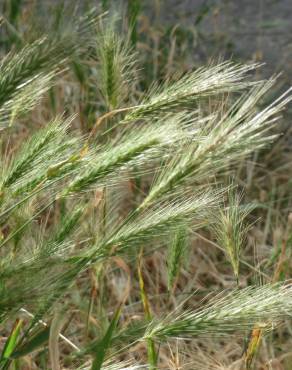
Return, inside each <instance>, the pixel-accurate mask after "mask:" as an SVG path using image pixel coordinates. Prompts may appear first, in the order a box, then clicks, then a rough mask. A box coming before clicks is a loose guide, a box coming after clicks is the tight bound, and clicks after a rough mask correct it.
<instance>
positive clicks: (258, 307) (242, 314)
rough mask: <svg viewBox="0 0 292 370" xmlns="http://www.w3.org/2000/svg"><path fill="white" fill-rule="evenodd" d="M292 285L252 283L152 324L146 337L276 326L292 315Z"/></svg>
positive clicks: (218, 332) (184, 336)
mask: <svg viewBox="0 0 292 370" xmlns="http://www.w3.org/2000/svg"><path fill="white" fill-rule="evenodd" d="M291 304H292V286H291V284H288V285H280V284H275V285H264V286H261V287H255V286H250V287H247V288H244V289H241V290H240V289H238V290H235V291H233V292H229V293H228V292H225V293H224V292H223V293H222V294H220V295H219V296H217V297H215V298H214V299H212V301H211V303H210V304H209V305H208V306H207V307H206V308H202V309H199V310H196V311H191V310H187V311H184V312H182V313H179V312H173V313H171V314H169V315H168V316H167V317H165V318H160V319H159V320H158V321H157V322H155V321H154V322H153V323H152V324H151V325H149V327H148V329H147V330H146V333H145V335H144V339H145V340H146V339H147V338H152V339H156V340H167V339H168V338H190V337H196V336H198V335H201V336H209V337H210V336H214V335H224V334H228V333H231V332H234V331H246V330H248V329H251V328H252V327H253V325H255V324H257V325H259V326H262V327H265V328H273V327H274V326H276V325H277V324H278V323H279V322H280V321H281V320H284V319H285V318H289V317H291V313H292V310H291V307H292V306H291Z"/></svg>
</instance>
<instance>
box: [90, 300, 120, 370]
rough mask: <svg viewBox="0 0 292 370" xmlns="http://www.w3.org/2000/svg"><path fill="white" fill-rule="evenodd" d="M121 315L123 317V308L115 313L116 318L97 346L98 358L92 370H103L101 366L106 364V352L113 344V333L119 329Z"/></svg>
mask: <svg viewBox="0 0 292 370" xmlns="http://www.w3.org/2000/svg"><path fill="white" fill-rule="evenodd" d="M120 315H121V306H119V307H118V309H117V311H116V313H115V315H114V317H113V319H112V321H111V323H110V325H109V327H108V329H107V331H106V333H105V335H104V337H103V338H102V339H101V340H100V342H98V344H97V353H96V357H95V359H94V361H93V364H92V367H91V370H100V369H101V366H102V364H103V362H104V358H105V355H106V352H107V350H108V348H109V346H110V344H111V341H112V337H113V333H114V331H115V329H116V327H117V324H118V321H119V318H120Z"/></svg>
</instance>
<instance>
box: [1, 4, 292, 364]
mask: <svg viewBox="0 0 292 370" xmlns="http://www.w3.org/2000/svg"><path fill="white" fill-rule="evenodd" d="M138 3H139V2H135V4H138ZM133 4H134V2H133ZM133 6H134V5H133ZM132 11H133V12H134V11H135V12H136V10H132ZM94 14H95V12H91V13H89V15H88V16H86V17H83V18H81V20H80V21H79V22H77V21H76V22H75V24H74V27H73V28H72V32H70V33H68V32H64V34H63V33H62V34H60V35H58V37H56V36H54V37H52V36H49V35H48V36H47V35H44V36H43V37H42V38H41V39H38V40H36V41H35V42H33V43H30V44H27V45H24V46H23V47H22V48H21V49H20V50H19V51H15V52H13V53H9V54H8V55H6V56H5V57H4V58H3V60H2V62H1V66H0V114H1V118H0V119H1V128H2V130H3V139H2V153H3V154H2V160H1V161H2V163H1V176H0V226H1V229H0V232H1V234H0V238H1V240H0V254H1V260H0V296H1V298H0V325H1V335H2V333H3V337H5V341H4V345H3V346H2V347H1V348H2V354H1V357H0V368H1V369H13V368H14V369H17V368H21V367H19V366H22V365H20V364H24V363H25V361H26V360H27V358H30V359H31V361H33V362H34V363H35V364H36V366H39V367H40V366H43V365H40V364H43V363H47V362H49V363H50V366H51V368H52V369H54V370H56V369H61V368H62V367H61V366H63V367H64V368H72V369H73V368H74V369H77V368H80V369H90V368H91V369H94V370H97V369H122V368H125V366H127V368H128V369H135V368H136V369H138V368H139V369H141V368H143V367H145V366H146V368H147V366H148V365H147V364H146V363H147V361H148V363H149V364H150V365H149V366H150V368H151V369H156V368H159V366H160V361H161V356H160V355H161V353H162V352H163V351H165V348H166V347H165V343H168V345H169V346H170V348H171V346H173V339H174V338H176V339H181V340H182V341H183V340H190V339H196V340H198V339H199V338H203V339H204V338H212V337H219V336H224V334H231V333H237V335H241V336H244V335H246V334H247V332H248V331H250V330H252V329H253V328H254V327H255V326H258V327H260V328H264V329H265V332H269V331H271V330H272V329H274V328H276V327H278V326H279V325H280V324H281V323H283V322H284V320H286V319H289V318H290V316H291V313H292V290H291V285H290V284H289V283H288V282H286V281H283V282H281V283H273V284H272V283H266V284H256V283H255V282H254V281H247V283H246V284H245V285H246V286H244V287H243V286H241V285H240V277H241V271H240V269H239V266H240V262H241V261H242V259H243V256H244V254H243V253H242V250H243V249H244V248H245V244H247V232H248V230H249V229H250V227H249V226H248V220H247V218H248V216H249V214H250V213H251V211H252V210H254V208H255V207H254V206H253V205H252V206H250V205H247V206H246V205H242V204H241V203H242V197H240V196H239V195H238V194H237V190H236V187H235V186H229V185H226V184H228V183H230V178H231V177H234V170H235V168H237V166H239V165H242V163H244V161H245V160H246V159H247V158H250V155H252V154H253V153H254V152H258V151H260V150H261V149H263V148H264V147H267V146H268V145H270V144H271V143H272V142H273V140H275V139H277V137H278V134H277V123H278V120H279V114H280V113H281V112H282V111H283V109H284V108H285V106H286V105H287V104H288V103H289V102H290V100H291V95H290V93H289V91H287V92H286V93H284V94H282V95H281V96H280V97H279V98H277V99H276V100H274V101H273V102H271V103H270V104H267V105H264V106H262V104H263V101H264V98H265V96H266V95H267V93H268V92H269V90H270V89H271V88H272V87H273V85H274V83H275V79H274V78H272V79H270V80H267V81H258V82H254V81H251V78H250V73H251V72H252V71H253V70H254V69H256V68H258V65H256V64H251V65H241V64H236V63H233V62H223V63H219V64H218V65H215V64H212V65H207V66H206V67H201V68H198V69H196V70H195V71H191V72H188V73H185V74H184V75H183V76H181V77H180V78H177V79H176V80H173V81H167V82H162V83H155V84H153V86H152V87H151V88H150V89H149V90H148V91H139V92H137V89H138V87H137V86H139V81H137V78H138V77H137V76H138V74H137V73H136V66H137V65H138V60H136V58H137V53H135V52H134V50H133V48H134V47H136V46H137V45H136V43H137V34H136V29H134V28H133V27H134V25H133V24H131V27H132V28H131V29H130V34H131V38H129V36H127V35H126V36H125V37H124V36H123V35H122V34H120V32H119V28H118V22H117V21H116V20H114V21H112V20H111V19H108V18H106V19H103V20H102V21H100V19H98V16H97V15H94ZM137 14H138V13H137ZM137 14H136V13H135V14H134V15H133V17H134V16H135V17H136V16H137ZM131 22H132V23H133V19H132V20H131ZM135 22H136V21H135ZM94 26H96V28H95V27H94ZM96 30H97V31H96ZM96 33H97V35H96ZM130 42H131V43H132V44H131V46H130ZM87 53H88V55H87ZM76 60H78V63H81V65H82V63H84V64H87V66H86V68H84V70H86V71H87V72H86V73H89V72H88V68H87V67H88V65H90V68H89V70H90V73H89V74H88V78H89V80H90V81H89V82H88V86H87V84H86V78H85V79H84V78H83V77H84V76H83V77H82V81H81V80H80V79H79V82H82V85H83V89H86V88H88V89H89V90H91V91H92V86H91V85H90V84H91V83H92V77H93V76H95V77H97V81H98V86H97V87H96V96H100V101H99V102H98V104H99V106H101V107H102V109H101V111H100V112H98V111H96V113H97V114H99V115H98V116H97V117H96V122H95V124H94V125H93V126H92V127H91V129H89V127H90V126H89V125H88V126H86V127H87V130H83V129H82V130H80V128H79V127H77V122H78V120H77V118H76V115H71V114H68V112H64V113H63V115H62V114H61V115H58V116H57V117H56V118H54V119H52V120H50V119H48V120H47V121H43V122H39V124H40V125H41V126H42V127H41V128H38V129H37V130H36V132H33V131H34V130H35V127H34V126H33V125H30V124H29V123H27V125H28V128H27V130H28V134H27V137H24V136H23V137H21V138H19V139H18V140H19V141H21V142H22V143H21V145H19V144H18V143H17V145H16V144H15V137H14V135H15V133H16V134H19V133H20V132H19V125H20V122H21V118H19V115H20V113H21V114H23V113H25V112H26V113H27V112H28V111H29V110H31V109H32V108H35V106H36V104H37V103H38V102H39V100H40V97H41V96H42V95H44V94H45V93H46V92H47V91H48V90H49V89H50V88H51V86H52V80H53V79H54V80H55V82H57V83H60V84H61V83H64V84H65V86H66V83H68V84H70V83H69V82H68V81H71V80H70V79H73V77H72V74H70V73H72V71H71V69H70V68H71V67H72V63H71V62H72V61H73V65H74V62H76ZM134 67H135V70H134V71H133V69H134ZM73 69H74V68H73ZM75 73H76V64H75ZM142 73H143V71H140V74H142ZM59 79H60V81H59V82H58V80H59ZM62 79H63V80H62ZM66 79H67V80H68V81H67V80H66ZM64 81H65V82H64ZM74 83H75V84H77V83H76V81H75V80H74ZM93 91H94V89H93ZM63 98H64V97H63ZM67 98H68V97H67ZM70 98H72V95H69V99H70ZM72 100H73V98H72ZM61 101H62V100H61ZM91 103H92V102H91ZM43 107H46V108H48V107H47V106H46V103H43ZM72 110H73V109H72ZM81 110H82V109H81ZM32 116H33V115H32ZM44 116H45V114H44ZM49 116H50V115H49ZM83 118H84V116H83ZM12 122H13V123H14V125H12V124H11V123H12ZM9 123H10V124H9ZM83 128H84V127H83ZM10 141H11V142H10ZM210 232H213V233H214V234H215V235H216V241H217V242H218V244H219V247H220V248H221V249H222V250H224V251H225V254H222V256H221V261H222V260H223V263H224V262H225V255H226V256H227V259H228V260H229V261H230V263H231V266H232V269H233V273H234V275H235V278H236V281H233V279H232V278H231V286H230V287H229V289H227V290H223V292H221V293H220V294H215V295H214V296H213V297H212V298H211V299H210V296H209V295H208V294H204V300H203V302H201V303H198V302H195V303H194V302H193V299H195V298H196V294H194V293H195V289H194V288H193V287H192V286H190V289H191V298H190V300H189V301H188V300H183V301H181V298H180V297H179V294H178V295H177V291H178V289H180V283H179V281H180V272H184V274H185V273H186V271H185V270H186V269H187V268H188V264H187V263H184V264H183V263H182V260H183V259H184V260H187V258H186V256H191V252H192V251H191V250H190V249H193V248H196V245H195V244H194V243H193V242H194V238H195V233H196V234H199V235H202V236H203V235H206V234H207V235H209V233H210ZM287 240H290V239H287ZM213 243H214V242H213ZM161 250H162V251H163V250H167V251H168V252H167V258H166V259H164V260H163V259H162V257H161V258H160V259H159V262H158V263H160V264H161V265H160V268H161V269H163V268H164V267H161V266H167V273H166V279H165V280H166V281H165V292H164V293H162V292H161V290H163V289H164V288H163V284H162V287H161V288H160V287H159V286H158V285H156V286H155V284H154V289H157V295H158V296H164V297H166V298H165V299H166V300H165V301H164V306H163V308H161V309H162V310H163V314H161V312H156V310H155V309H153V308H151V306H152V305H153V302H152V298H153V297H150V295H149V294H148V293H147V290H150V287H151V282H150V281H151V278H153V280H155V278H154V275H155V272H154V268H153V271H152V270H151V269H150V270H149V271H148V275H146V274H145V275H144V272H143V271H142V260H143V261H146V260H147V258H149V256H154V255H155V253H157V251H161ZM284 252H286V250H284ZM284 252H283V253H284ZM202 253H203V252H202ZM204 253H207V252H204ZM190 258H191V257H190ZM113 264H114V265H115V267H116V270H119V272H120V275H119V277H118V275H116V276H115V277H116V280H115V284H113V285H112V288H111V289H109V286H110V284H109V281H110V279H111V276H112V274H113V271H112V268H111V266H112V265H113ZM137 264H139V268H138V270H139V273H138V275H139V277H137V276H136V274H135V272H134V271H136V265H137ZM189 265H190V264H189ZM226 265H227V264H226ZM249 266H250V265H249ZM251 267H253V266H251ZM280 267H281V268H282V265H281V266H280ZM227 268H228V267H227ZM253 269H254V270H258V269H257V267H256V266H254V267H253ZM182 270H184V271H182ZM115 272H116V271H115ZM249 272H250V271H249ZM259 276H261V272H259ZM236 283H237V285H238V286H236ZM116 284H120V287H118V289H117V291H116V290H115V289H116ZM137 285H139V289H138V290H139V293H140V295H141V297H142V303H143V307H144V309H143V310H141V312H139V313H138V314H137V315H135V311H134V308H133V307H134V305H135V304H136V302H135V301H137V300H138V304H139V305H140V306H142V305H141V301H139V299H140V298H137V296H136V295H135V292H136V291H135V286H137ZM243 285H244V284H243ZM221 288H222V287H221ZM224 288H225V287H224ZM114 291H116V293H114ZM138 297H139V295H138ZM187 305H188V307H187ZM195 306H196V307H195ZM150 310H151V311H150ZM77 317H78V319H77ZM71 320H73V324H74V320H77V321H78V324H77V323H76V325H75V327H74V328H73V330H72V327H71V328H70V330H69V329H68V327H70V325H71ZM268 329H269V330H268ZM63 331H66V335H64V334H63V333H62V332H63ZM67 332H68V334H67ZM76 339H78V341H76V343H77V344H75V340H76ZM60 340H62V341H63V342H62V344H61V341H60ZM59 341H60V342H59ZM139 345H140V346H146V347H147V346H148V359H147V358H146V357H147V356H146V357H144V359H143V360H141V361H138V360H137V361H134V359H133V358H131V356H130V355H129V349H133V348H136V347H137V346H139ZM64 346H66V347H64ZM67 347H68V348H67ZM128 355H129V356H128ZM125 358H126V361H125ZM143 363H144V365H143ZM61 364H62V365H61ZM45 366H47V365H45Z"/></svg>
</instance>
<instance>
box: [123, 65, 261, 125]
mask: <svg viewBox="0 0 292 370" xmlns="http://www.w3.org/2000/svg"><path fill="white" fill-rule="evenodd" d="M257 67H258V65H257V64H252V65H249V66H248V65H238V64H234V63H232V62H224V63H221V64H218V65H209V66H207V67H201V68H198V69H197V70H195V71H194V72H189V73H187V74H185V75H184V76H183V77H181V78H180V79H179V80H177V81H175V82H173V83H169V82H168V83H165V84H162V85H160V86H154V87H153V88H152V89H150V91H149V92H148V93H147V95H146V97H145V98H144V99H143V100H142V101H141V103H140V106H138V107H137V108H135V109H133V110H132V111H131V112H130V113H128V114H127V115H126V117H125V119H124V120H125V121H133V120H138V119H141V118H143V117H145V116H148V115H151V116H153V115H154V116H155V115H157V114H161V113H162V112H169V111H177V110H182V109H189V110H193V109H194V107H195V103H196V102H198V100H199V99H201V98H204V97H207V96H211V95H215V94H220V93H224V92H228V93H229V92H231V91H238V90H242V89H244V88H246V87H248V86H251V85H252V83H250V82H246V81H244V78H245V76H246V74H247V73H248V72H249V71H251V70H254V69H255V68H257Z"/></svg>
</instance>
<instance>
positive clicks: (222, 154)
mask: <svg viewBox="0 0 292 370" xmlns="http://www.w3.org/2000/svg"><path fill="white" fill-rule="evenodd" d="M273 82H274V80H271V81H268V82H267V83H264V84H263V85H260V86H256V87H255V88H254V89H253V90H252V91H251V92H250V93H248V94H247V95H246V96H244V97H243V98H240V99H239V100H238V101H237V102H236V103H235V104H234V105H233V106H232V108H231V109H230V110H229V111H228V112H227V113H226V114H223V116H222V117H221V118H219V117H215V118H211V121H210V122H209V124H207V125H206V126H205V127H201V130H200V132H198V133H197V140H195V142H191V143H190V142H187V143H186V147H185V150H184V152H183V153H178V155H177V156H175V157H174V158H173V159H172V160H171V161H170V163H169V166H167V167H166V168H165V170H164V171H163V172H162V173H161V175H160V176H159V177H158V178H157V181H156V182H155V183H154V185H153V187H152V189H151V191H150V193H149V194H148V196H147V197H146V199H145V200H144V203H143V204H142V205H141V207H145V206H147V204H148V203H151V202H152V201H154V200H155V199H157V198H159V197H160V196H162V195H163V194H166V193H167V192H169V191H172V189H175V188H177V187H180V186H182V185H184V184H185V183H186V181H188V180H189V179H190V180H191V181H193V182H194V181H197V182H200V181H202V180H204V179H209V178H210V176H213V175H214V174H215V173H217V172H218V171H219V170H224V169H226V168H227V167H229V166H230V165H231V164H232V163H234V162H236V161H238V160H239V159H241V158H243V157H245V156H247V155H248V154H250V153H251V152H253V151H255V150H258V149H260V148H262V147H263V146H265V145H267V144H268V143H270V142H271V141H272V140H273V139H274V138H275V135H272V134H268V133H267V132H268V131H269V130H270V129H271V128H272V127H273V126H274V125H275V122H276V121H277V118H278V117H277V115H278V114H279V112H281V110H282V109H283V108H284V107H285V105H286V104H287V103H288V102H289V101H291V99H292V96H291V95H289V93H290V90H288V91H287V92H286V93H285V94H283V95H282V96H281V97H280V98H279V99H277V101H275V102H273V103H272V104H271V105H270V106H268V107H267V108H265V109H264V110H262V111H260V112H258V111H257V110H256V106H255V103H256V102H257V101H258V100H259V99H260V98H262V97H263V96H264V94H265V93H266V92H267V91H268V89H269V88H270V86H271V85H272V84H273Z"/></svg>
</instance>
